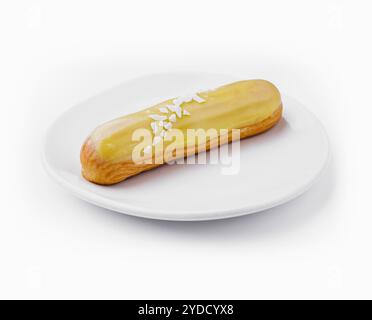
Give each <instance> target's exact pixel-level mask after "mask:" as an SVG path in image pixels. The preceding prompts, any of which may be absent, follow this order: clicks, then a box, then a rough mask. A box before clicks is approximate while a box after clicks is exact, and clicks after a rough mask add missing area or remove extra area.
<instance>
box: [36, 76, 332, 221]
mask: <svg viewBox="0 0 372 320" xmlns="http://www.w3.org/2000/svg"><path fill="white" fill-rule="evenodd" d="M236 80H241V79H237V78H234V77H230V76H222V75H210V74H161V75H152V76H146V77H142V78H138V79H134V80H132V81H129V82H126V83H124V84H122V85H120V86H118V87H115V88H114V89H111V90H110V91H107V92H105V93H103V94H100V95H98V96H96V97H93V98H91V99H89V100H88V101H85V102H83V103H81V104H79V105H77V106H75V107H73V108H72V109H70V110H69V111H67V112H66V113H64V114H63V115H62V116H61V117H60V118H59V119H58V120H57V121H56V122H55V123H54V124H53V125H52V127H51V128H50V129H49V130H48V133H47V137H46V141H45V145H44V152H43V161H44V164H45V167H46V170H47V171H48V173H49V174H50V175H51V176H52V177H53V178H54V179H55V180H57V182H59V183H60V184H62V185H63V186H64V187H66V188H67V189H69V190H71V191H72V192H73V193H74V194H75V195H76V196H78V197H79V198H81V199H83V200H86V201H88V202H90V203H93V204H95V205H97V206H101V207H104V208H107V209H111V210H115V211H118V212H122V213H126V214H130V215H135V216H139V217H146V218H153V219H163V220H183V221H191V220H212V219H222V218H228V217H234V216H239V215H244V214H249V213H253V212H257V211H261V210H264V209H268V208H271V207H274V206H277V205H280V204H282V203H284V202H287V201H289V200H291V199H293V198H295V197H297V196H299V195H300V194H302V193H303V192H305V191H306V190H307V189H308V188H309V187H310V186H311V185H312V184H313V182H314V181H315V180H316V179H317V178H318V177H319V175H320V174H321V172H322V171H323V169H324V168H325V166H326V164H327V160H328V156H329V146H328V139H327V136H326V134H325V131H324V129H323V127H322V125H321V124H320V122H319V121H318V120H317V119H316V118H315V117H314V115H312V114H311V113H310V112H309V111H308V110H307V109H306V108H304V107H303V106H302V105H301V104H300V103H298V102H297V101H295V100H294V99H292V98H289V97H283V106H284V118H283V119H282V120H281V121H280V122H279V123H278V124H277V125H276V126H275V127H274V128H273V129H272V130H270V131H268V132H266V133H264V134H261V135H258V136H255V137H252V138H249V139H246V140H243V141H241V148H240V169H239V170H238V172H237V174H232V175H226V174H225V173H224V172H223V170H222V169H223V168H224V167H225V168H226V167H227V165H225V164H218V165H217V164H208V165H164V166H162V167H160V168H158V169H155V170H151V171H149V172H146V173H142V174H140V175H138V176H136V177H133V178H131V179H128V180H127V181H124V182H123V183H121V184H118V185H115V186H110V187H104V186H98V185H94V184H92V183H89V182H87V181H85V180H84V179H83V178H82V177H81V174H80V161H79V155H80V148H81V145H82V143H83V142H84V140H85V138H86V137H87V136H88V135H89V134H90V133H91V132H92V130H93V129H94V128H95V127H97V126H98V125H99V124H101V123H103V122H106V121H108V120H111V119H114V118H117V117H120V116H123V115H125V114H128V113H131V112H134V111H137V110H140V109H143V108H145V107H148V106H151V105H153V104H155V103H157V102H159V101H162V100H165V99H168V98H172V97H175V96H180V95H184V94H187V93H190V92H197V91H200V89H208V88H214V87H217V86H219V85H222V84H226V83H229V82H233V81H236Z"/></svg>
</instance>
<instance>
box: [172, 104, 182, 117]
mask: <svg viewBox="0 0 372 320" xmlns="http://www.w3.org/2000/svg"><path fill="white" fill-rule="evenodd" d="M174 112H175V113H176V114H177V117H178V118H182V108H181V107H179V106H177V108H176V109H175V110H174Z"/></svg>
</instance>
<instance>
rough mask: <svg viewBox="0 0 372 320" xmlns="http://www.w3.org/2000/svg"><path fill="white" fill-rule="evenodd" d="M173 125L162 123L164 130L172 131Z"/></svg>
mask: <svg viewBox="0 0 372 320" xmlns="http://www.w3.org/2000/svg"><path fill="white" fill-rule="evenodd" d="M172 127H173V124H172V123H171V122H164V128H165V129H167V130H169V129H172Z"/></svg>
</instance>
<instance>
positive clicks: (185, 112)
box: [183, 109, 191, 116]
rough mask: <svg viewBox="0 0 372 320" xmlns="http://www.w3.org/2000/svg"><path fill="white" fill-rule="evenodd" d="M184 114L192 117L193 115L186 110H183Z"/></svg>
mask: <svg viewBox="0 0 372 320" xmlns="http://www.w3.org/2000/svg"><path fill="white" fill-rule="evenodd" d="M183 114H184V115H185V116H191V113H190V112H188V111H187V110H186V109H183Z"/></svg>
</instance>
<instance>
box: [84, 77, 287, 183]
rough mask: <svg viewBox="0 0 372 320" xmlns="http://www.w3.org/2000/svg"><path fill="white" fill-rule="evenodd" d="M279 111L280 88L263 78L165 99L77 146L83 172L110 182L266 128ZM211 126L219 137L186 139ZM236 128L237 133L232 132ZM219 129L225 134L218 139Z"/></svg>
mask: <svg viewBox="0 0 372 320" xmlns="http://www.w3.org/2000/svg"><path fill="white" fill-rule="evenodd" d="M282 111H283V106H282V100H281V96H280V92H279V90H278V89H277V88H276V87H275V86H274V85H273V84H272V83H270V82H268V81H265V80H244V81H238V82H234V83H231V84H227V85H224V86H221V87H219V88H216V89H213V90H208V91H201V92H197V93H193V94H190V95H187V96H184V97H176V98H173V99H168V100H166V101H163V102H161V103H159V104H157V105H155V106H152V107H150V108H147V109H144V110H142V111H139V112H136V113H133V114H129V115H126V116H124V117H121V118H119V119H115V120H113V121H110V122H108V123H105V124H103V125H101V126H99V127H97V128H96V129H95V130H94V131H93V132H92V134H91V135H90V136H89V137H88V138H87V139H86V141H85V143H84V144H83V146H82V149H81V154H80V158H81V165H82V175H83V177H84V178H85V179H86V180H88V181H90V182H93V183H96V184H100V185H113V184H116V183H119V182H122V181H124V180H125V179H127V178H129V177H131V176H134V175H137V174H139V173H141V172H144V171H147V170H150V169H153V168H156V167H158V166H161V165H163V164H164V163H167V162H168V161H173V160H177V159H178V158H180V157H183V158H184V157H188V156H191V155H194V154H197V153H198V152H200V150H201V149H200V147H201V145H202V144H203V147H204V149H203V150H209V149H211V148H215V147H218V146H220V145H222V144H225V143H228V142H231V141H232V140H235V139H237V138H238V139H244V138H247V137H251V136H254V135H257V134H259V133H262V132H265V131H267V130H269V129H270V128H272V127H273V126H274V125H275V124H276V123H278V121H279V120H280V119H281V117H282ZM211 129H213V130H215V132H217V136H213V138H211V137H210V136H207V138H206V140H204V142H201V140H200V139H195V140H192V142H191V143H190V141H189V140H188V138H189V137H190V132H192V130H194V131H197V130H205V132H208V130H211ZM234 130H235V131H237V132H239V136H238V137H235V138H234V137H233V132H234ZM221 132H224V135H227V136H228V137H227V138H225V139H222V133H221ZM180 137H181V138H180ZM181 151H182V152H181ZM159 159H160V160H159Z"/></svg>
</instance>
